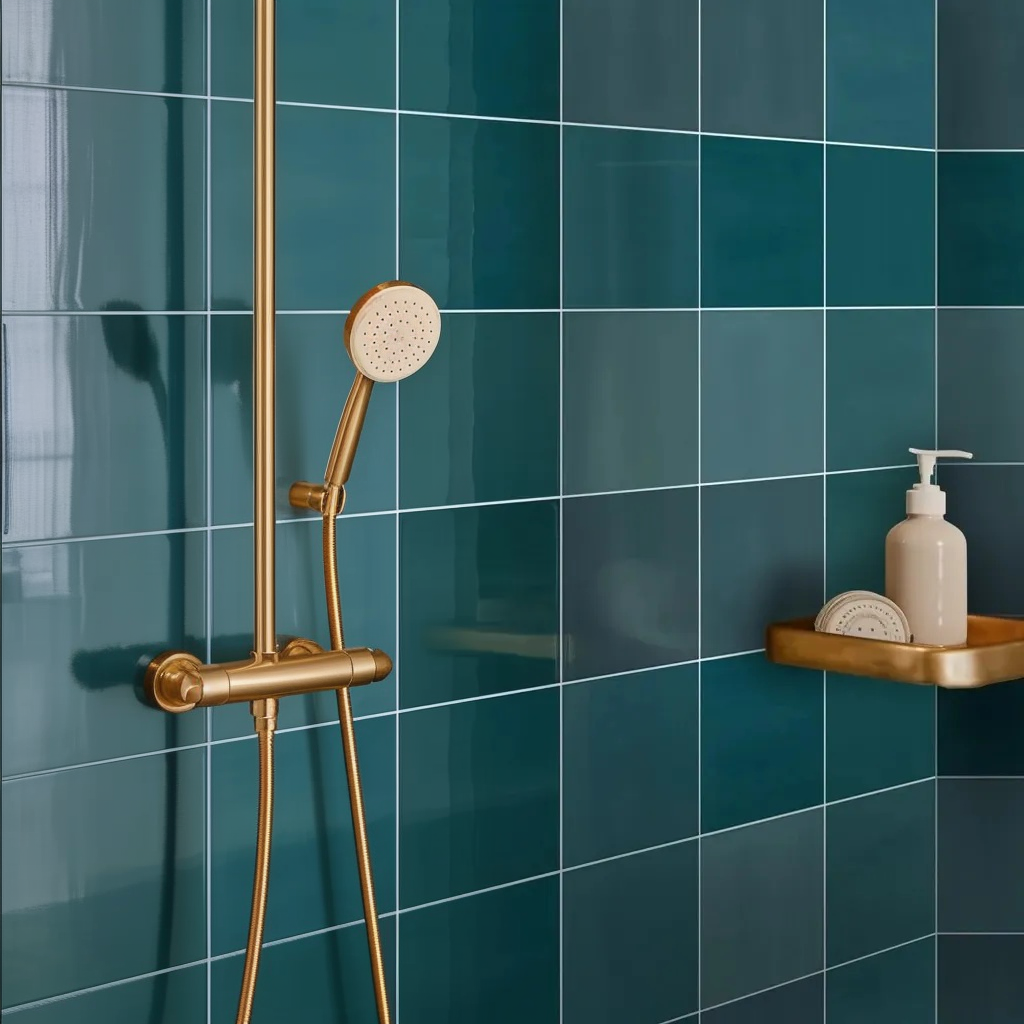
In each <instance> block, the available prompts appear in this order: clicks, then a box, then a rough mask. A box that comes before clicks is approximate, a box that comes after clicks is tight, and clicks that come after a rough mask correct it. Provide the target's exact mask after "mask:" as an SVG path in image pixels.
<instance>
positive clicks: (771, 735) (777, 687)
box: [700, 654, 825, 832]
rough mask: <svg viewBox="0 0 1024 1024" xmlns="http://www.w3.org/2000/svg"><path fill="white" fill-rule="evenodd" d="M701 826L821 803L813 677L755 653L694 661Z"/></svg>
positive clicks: (818, 707) (818, 696)
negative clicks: (698, 665)
mask: <svg viewBox="0 0 1024 1024" xmlns="http://www.w3.org/2000/svg"><path fill="white" fill-rule="evenodd" d="M700 717H701V831H702V832H712V831H715V830H716V829H722V828H730V827H731V826H733V825H741V824H743V822H746V821H758V820H760V819H762V818H770V817H772V816H774V815H776V814H785V813H787V812H789V811H796V810H799V809H800V808H802V807H810V806H813V805H816V804H820V803H821V801H822V786H823V783H822V772H823V770H824V769H823V765H822V753H821V752H822V744H823V741H824V734H823V730H824V725H825V723H824V706H823V700H822V688H821V680H820V675H818V674H812V673H809V672H806V671H804V670H802V669H794V668H785V667H783V666H780V665H772V664H771V663H770V662H769V661H767V659H766V658H765V657H764V655H763V654H750V655H747V656H746V657H743V658H725V659H723V660H721V661H712V662H708V663H707V664H706V665H704V666H702V682H701V709H700Z"/></svg>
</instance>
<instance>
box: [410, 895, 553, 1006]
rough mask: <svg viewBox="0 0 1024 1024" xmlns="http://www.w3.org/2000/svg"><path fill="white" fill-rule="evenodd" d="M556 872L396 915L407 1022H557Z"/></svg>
mask: <svg viewBox="0 0 1024 1024" xmlns="http://www.w3.org/2000/svg"><path fill="white" fill-rule="evenodd" d="M558 936H559V923H558V879H557V878H544V879H541V880H540V881H537V882H530V883H527V884H526V885H515V886H510V887H508V888H504V889H498V890H496V891H494V892H488V893H481V894H480V895H478V896H471V897H468V898H467V899H461V900H454V901H452V902H449V903H441V904H438V905H437V906H433V907H427V908H425V909H423V910H417V911H415V912H414V913H411V914H405V915H403V916H402V975H401V984H400V998H401V1005H402V1019H403V1021H405V1022H406V1024H437V1022H438V1021H440V1020H444V1021H447V1022H449V1024H479V1022H480V1021H490V1022H492V1024H522V1022H523V1021H530V1022H531V1024H556V1022H557V1021H558V1019H559V1011H558V944H559V940H558Z"/></svg>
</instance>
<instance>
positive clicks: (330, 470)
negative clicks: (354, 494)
mask: <svg viewBox="0 0 1024 1024" xmlns="http://www.w3.org/2000/svg"><path fill="white" fill-rule="evenodd" d="M351 316H352V314H351V313H350V314H349V318H350V319H351ZM346 338H347V332H346ZM346 344H347V341H346ZM371 394H373V381H372V380H371V379H370V378H369V377H367V376H365V375H364V374H362V373H360V372H359V371H358V370H356V377H355V380H354V381H352V387H351V388H350V389H349V393H348V398H347V399H346V401H345V409H344V412H343V413H342V414H341V420H340V421H339V422H338V431H337V433H336V434H335V435H334V443H333V444H332V445H331V454H330V457H329V458H328V460H327V472H326V474H325V475H324V484H325V485H326V486H327V487H339V488H340V487H344V486H345V484H347V483H348V478H349V476H350V475H351V474H352V462H353V460H354V459H355V457H356V448H357V446H358V445H359V436H360V435H361V434H362V432H363V423H364V422H365V421H366V410H367V409H368V408H369V405H370V395H371Z"/></svg>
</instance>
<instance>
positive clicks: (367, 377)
mask: <svg viewBox="0 0 1024 1024" xmlns="http://www.w3.org/2000/svg"><path fill="white" fill-rule="evenodd" d="M440 336H441V314H440V312H439V311H438V308H437V303H435V302H434V300H433V299H432V298H431V297H430V296H429V295H428V294H427V293H426V292H425V291H423V289H422V288H417V287H416V286H415V285H411V284H407V283H406V282H405V281H387V282H385V283H384V284H379V285H377V287H376V288H372V289H370V291H368V292H367V293H366V294H365V295H364V296H363V297H362V298H361V299H360V300H359V301H358V302H357V303H356V304H355V305H354V306H353V307H352V310H351V312H350V313H349V315H348V318H347V319H346V320H345V348H346V350H347V351H348V354H349V357H350V358H351V360H352V362H353V363H354V364H355V368H356V378H355V380H354V381H353V382H352V389H351V390H350V391H349V394H348V400H347V401H346V402H345V409H344V411H343V412H342V414H341V420H340V422H339V423H338V432H337V433H336V434H335V436H334V444H333V445H332V447H331V455H330V458H329V460H328V462H327V472H326V474H325V475H324V484H325V485H326V486H327V487H336V488H340V487H343V486H344V485H345V483H346V482H347V481H348V478H349V474H350V473H351V472H352V461H353V460H354V458H355V454H356V446H357V445H358V444H359V435H360V433H361V432H362V429H363V421H364V420H365V419H366V409H367V407H368V406H369V404H370V394H371V392H372V391H373V385H374V382H376V381H380V382H382V383H387V382H389V381H399V380H402V379H403V378H405V377H408V376H409V375H410V374H413V373H415V372H416V371H417V370H419V369H420V368H421V367H422V366H423V365H424V364H425V363H426V362H427V360H428V359H429V358H430V357H431V356H432V355H433V354H434V349H435V348H436V347H437V340H438V338H439V337H440Z"/></svg>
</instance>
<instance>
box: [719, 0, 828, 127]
mask: <svg viewBox="0 0 1024 1024" xmlns="http://www.w3.org/2000/svg"><path fill="white" fill-rule="evenodd" d="M823 11H824V5H823V4H822V3H820V2H819V0H775V2H774V3H772V4H770V5H769V4H766V3H763V2H762V0H715V2H714V3H710V4H705V5H704V6H703V7H702V10H701V129H702V130H703V131H706V132H726V133H728V134H730V135H770V136H774V137H776V138H779V137H781V138H789V139H820V138H821V137H822V128H823V124H822V122H823V118H824V111H823V109H822V107H823V99H822V97H823V95H824V68H823V53H822V51H823V42H822V40H823V36H824V28H823V24H822V18H823Z"/></svg>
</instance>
